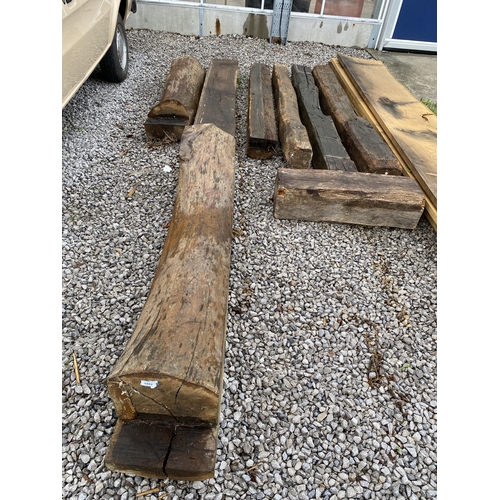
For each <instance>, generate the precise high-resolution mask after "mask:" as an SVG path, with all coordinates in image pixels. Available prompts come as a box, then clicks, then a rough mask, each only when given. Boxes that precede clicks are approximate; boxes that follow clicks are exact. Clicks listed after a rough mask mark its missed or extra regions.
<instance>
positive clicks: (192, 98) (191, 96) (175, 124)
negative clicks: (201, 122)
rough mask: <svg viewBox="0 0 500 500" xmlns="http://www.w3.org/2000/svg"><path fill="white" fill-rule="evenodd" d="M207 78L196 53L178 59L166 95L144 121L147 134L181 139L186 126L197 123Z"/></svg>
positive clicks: (167, 82) (165, 89) (166, 87)
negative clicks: (196, 117) (197, 114)
mask: <svg viewBox="0 0 500 500" xmlns="http://www.w3.org/2000/svg"><path fill="white" fill-rule="evenodd" d="M204 81H205V70H204V69H203V67H202V66H201V64H200V62H199V61H198V59H196V58H194V57H192V56H182V57H179V58H178V59H175V60H174V61H173V62H172V65H171V67H170V72H169V74H168V75H167V78H166V81H165V88H164V91H163V95H162V98H161V100H160V102H159V103H158V104H157V105H156V106H154V107H153V108H152V109H151V111H150V112H149V114H148V117H147V119H146V121H145V122H144V128H145V131H146V135H147V136H148V137H151V138H163V137H165V135H169V136H173V137H175V138H176V139H177V140H180V138H181V136H182V132H183V131H184V127H186V126H187V125H191V124H192V123H193V120H194V117H195V114H196V110H197V109H198V103H199V101H200V95H201V89H202V88H203V82H204Z"/></svg>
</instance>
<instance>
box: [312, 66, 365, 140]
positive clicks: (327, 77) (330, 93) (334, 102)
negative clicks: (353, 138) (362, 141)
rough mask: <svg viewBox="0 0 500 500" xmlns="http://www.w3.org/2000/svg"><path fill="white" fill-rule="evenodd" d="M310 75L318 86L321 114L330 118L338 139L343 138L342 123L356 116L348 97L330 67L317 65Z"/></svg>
mask: <svg viewBox="0 0 500 500" xmlns="http://www.w3.org/2000/svg"><path fill="white" fill-rule="evenodd" d="M312 74H313V77H314V81H315V82H316V85H317V86H318V90H319V100H320V105H321V109H322V110H323V113H325V114H326V115H328V116H330V117H331V118H332V120H333V122H334V123H335V127H336V128H337V131H338V133H339V135H340V137H341V138H343V137H345V132H344V123H346V122H347V121H348V120H351V119H353V118H356V116H358V115H357V113H356V111H355V109H354V107H353V106H352V104H351V101H350V99H349V96H348V95H347V94H346V92H345V90H344V89H343V88H342V85H341V83H340V81H339V79H338V78H337V75H336V74H335V73H334V71H333V69H332V68H331V66H330V65H328V64H321V65H317V66H315V67H314V68H313V70H312Z"/></svg>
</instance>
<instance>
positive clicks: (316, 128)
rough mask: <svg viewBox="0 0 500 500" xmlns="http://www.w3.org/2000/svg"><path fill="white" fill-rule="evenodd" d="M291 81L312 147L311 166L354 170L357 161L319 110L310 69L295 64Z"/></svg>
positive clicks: (329, 121)
mask: <svg viewBox="0 0 500 500" xmlns="http://www.w3.org/2000/svg"><path fill="white" fill-rule="evenodd" d="M292 84H293V87H294V88H295V91H296V93H297V101H298V105H299V112H300V118H301V120H302V123H303V124H304V125H305V127H306V129H307V133H308V136H309V140H310V142H311V146H312V149H313V158H312V164H313V167H314V168H318V169H324V170H347V171H350V172H356V171H357V169H356V165H355V164H354V162H353V161H352V160H351V158H349V154H348V153H347V151H346V149H345V148H344V145H343V144H342V141H341V139H340V137H339V134H338V132H337V129H336V128H335V125H334V123H333V120H332V119H331V118H330V117H329V116H326V115H325V114H323V112H322V111H321V106H320V103H319V93H318V88H317V87H316V83H315V82H314V78H313V75H312V72H311V70H310V69H309V68H307V67H306V66H301V65H297V64H294V65H293V66H292Z"/></svg>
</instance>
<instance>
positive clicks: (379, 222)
mask: <svg viewBox="0 0 500 500" xmlns="http://www.w3.org/2000/svg"><path fill="white" fill-rule="evenodd" d="M423 210H424V194H423V192H422V190H421V189H420V187H419V186H418V183H417V182H416V181H415V180H414V179H410V178H409V177H402V176H401V177H397V176H394V175H378V174H370V173H365V172H342V171H332V170H292V169H283V168H280V169H278V173H277V176H276V185H275V192H274V216H275V217H276V218H277V219H293V220H304V221H314V222H318V221H326V222H341V223H348V224H361V225H365V226H388V227H399V228H405V229H414V228H415V227H416V226H417V224H418V221H419V219H420V216H421V215H422V212H423Z"/></svg>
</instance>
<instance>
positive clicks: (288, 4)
mask: <svg viewBox="0 0 500 500" xmlns="http://www.w3.org/2000/svg"><path fill="white" fill-rule="evenodd" d="M291 12H292V0H274V3H273V22H272V26H271V37H270V39H269V43H278V42H279V43H280V44H281V45H286V41H287V37H288V25H289V23H290V13H291Z"/></svg>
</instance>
